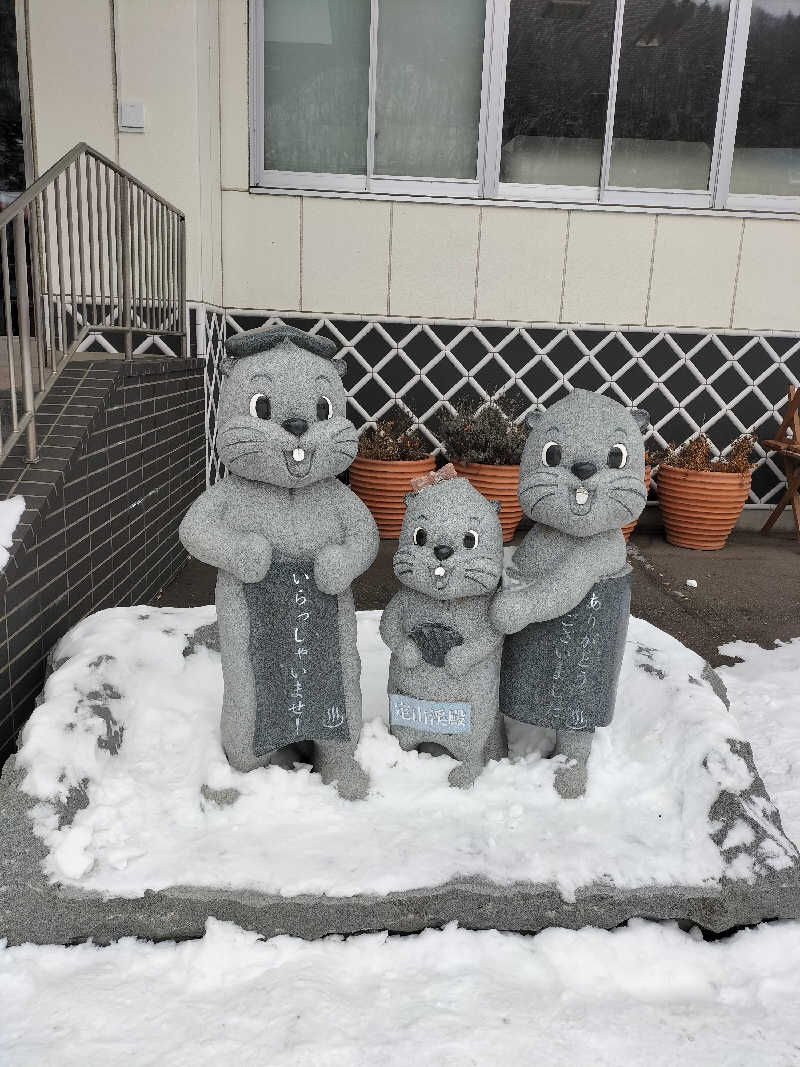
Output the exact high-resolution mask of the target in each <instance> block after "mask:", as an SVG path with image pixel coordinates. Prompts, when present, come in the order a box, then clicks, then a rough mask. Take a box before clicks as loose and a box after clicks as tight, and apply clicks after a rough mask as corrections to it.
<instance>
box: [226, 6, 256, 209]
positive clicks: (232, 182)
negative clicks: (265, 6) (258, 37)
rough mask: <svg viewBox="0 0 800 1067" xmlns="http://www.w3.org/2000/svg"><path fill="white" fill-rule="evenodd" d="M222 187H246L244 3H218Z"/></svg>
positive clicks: (246, 135) (246, 123)
mask: <svg viewBox="0 0 800 1067" xmlns="http://www.w3.org/2000/svg"><path fill="white" fill-rule="evenodd" d="M219 44H220V112H221V115H222V187H223V188H224V189H246V188H247V187H248V185H249V184H250V161H249V147H248V140H249V117H248V94H249V89H248V57H247V53H248V23H247V0H220V5H219Z"/></svg>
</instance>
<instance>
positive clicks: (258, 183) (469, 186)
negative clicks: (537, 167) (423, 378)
mask: <svg viewBox="0 0 800 1067" xmlns="http://www.w3.org/2000/svg"><path fill="white" fill-rule="evenodd" d="M264 3H265V0H251V3H250V34H249V59H250V63H249V66H250V78H249V88H250V185H251V189H252V190H253V191H255V192H265V191H271V192H279V191H280V192H313V193H332V194H336V193H340V194H351V195H352V194H358V193H362V194H367V195H385V196H401V197H414V198H416V197H419V198H422V199H424V198H431V199H433V200H440V199H445V200H447V199H453V200H459V201H463V200H481V201H491V200H495V201H514V202H517V203H520V202H526V201H530V202H535V203H536V204H539V205H548V204H552V205H554V206H558V205H567V204H569V205H579V206H592V205H596V206H602V207H612V208H613V207H621V208H630V207H637V208H645V209H646V208H655V209H670V208H673V209H682V210H689V211H691V210H702V211H704V212H708V211H709V210H711V211H720V212H725V211H727V212H737V213H742V212H745V213H765V214H767V213H768V214H773V213H775V214H783V215H786V214H793V213H800V196H782V195H769V194H752V193H749V194H737V193H730V191H729V189H730V179H731V170H732V166H733V152H734V147H735V142H736V128H737V120H738V113H739V101H740V97H741V91H742V78H743V75H744V67H745V61H746V57H747V39H748V35H749V30H750V16H751V11H752V0H730V9H729V17H728V28H727V35H726V41H725V51H724V54H723V62H722V70H721V74H720V92H719V99H718V102H717V117H716V126H715V131H714V142H713V145H712V151H711V163H710V168H709V184H708V189H707V190H688V189H639V188H631V187H624V186H614V185H611V184H610V182H609V177H610V169H611V145H612V138H613V130H614V114H615V107H616V95H617V83H618V78H619V64H620V58H621V50H622V29H623V22H624V15H625V3H626V0H617V3H616V10H615V17H614V29H613V37H612V45H611V57H610V70H609V83H608V99H607V104H606V122H605V128H604V140H603V153H602V162H601V168H600V176H599V182H598V185H597V186H569V185H526V184H521V183H520V184H517V183H513V182H502V181H500V155H501V150H502V131H503V108H504V103H505V88H506V62H507V54H508V29H509V18H510V12H511V3H512V0H486V3H485V12H486V14H485V21H484V38H483V70H482V77H481V102H480V114H479V119H478V144H477V169H476V177H475V178H474V179H465V178H433V177H432V178H425V177H414V176H408V175H386V174H376V173H375V166H374V164H375V102H376V95H377V46H378V24H379V17H380V0H370V29H369V36H370V45H369V72H368V85H369V96H368V102H367V145H366V173H365V174H325V173H318V172H311V173H309V172H305V173H301V172H297V171H282V170H267V169H266V168H265V167H264V165H263V159H264V61H263V51H264Z"/></svg>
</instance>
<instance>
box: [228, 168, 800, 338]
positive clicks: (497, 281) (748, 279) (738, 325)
mask: <svg viewBox="0 0 800 1067" xmlns="http://www.w3.org/2000/svg"><path fill="white" fill-rule="evenodd" d="M222 258H223V264H224V284H223V299H222V304H223V306H226V307H236V308H254V309H258V308H276V309H277V308H281V309H283V310H286V311H289V310H295V311H297V312H309V313H312V312H313V313H319V314H330V315H363V316H365V317H370V316H382V315H392V316H402V317H408V318H431V319H459V320H493V321H497V322H514V323H516V322H522V323H553V322H556V323H570V324H580V325H602V326H614V327H620V328H624V327H630V326H655V327H666V328H680V329H714V330H719V329H737V330H750V331H759V330H786V331H797V330H800V301H798V299H797V295H796V294H797V291H798V288H799V287H800V221H798V220H791V219H765V218H742V217H734V216H728V215H722V214H720V213H717V214H716V215H712V214H710V213H706V214H694V215H689V214H680V213H666V212H660V213H659V212H657V211H655V210H653V211H629V212H626V211H612V210H597V209H595V210H589V209H577V208H576V209H567V208H543V207H537V206H524V207H518V206H514V205H505V206H503V205H495V204H491V203H487V204H486V205H484V206H480V205H477V204H474V203H470V204H441V203H430V204H424V203H410V202H407V203H403V202H400V201H397V202H390V201H370V200H358V199H343V198H336V197H313V196H300V195H285V196H282V195H259V194H254V193H249V192H247V191H239V190H233V189H225V188H223V191H222Z"/></svg>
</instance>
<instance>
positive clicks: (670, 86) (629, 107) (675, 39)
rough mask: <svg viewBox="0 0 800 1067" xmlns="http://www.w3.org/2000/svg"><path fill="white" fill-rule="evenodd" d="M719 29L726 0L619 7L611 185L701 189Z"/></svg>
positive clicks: (712, 117)
mask: <svg viewBox="0 0 800 1067" xmlns="http://www.w3.org/2000/svg"><path fill="white" fill-rule="evenodd" d="M727 30H728V3H727V2H725V3H716V2H715V3H710V4H709V3H706V2H702V0H666V3H665V2H664V0H637V3H631V4H628V5H626V7H625V21H624V23H623V27H622V51H621V56H620V68H619V80H618V83H617V105H616V109H615V113H614V140H613V143H612V147H611V174H610V177H609V183H610V184H611V185H622V186H632V187H634V188H638V189H707V188H708V178H709V173H710V171H711V152H712V149H713V147H714V130H715V127H716V123H717V106H718V104H719V93H720V84H721V80H722V61H723V58H724V55H725V37H726V34H727Z"/></svg>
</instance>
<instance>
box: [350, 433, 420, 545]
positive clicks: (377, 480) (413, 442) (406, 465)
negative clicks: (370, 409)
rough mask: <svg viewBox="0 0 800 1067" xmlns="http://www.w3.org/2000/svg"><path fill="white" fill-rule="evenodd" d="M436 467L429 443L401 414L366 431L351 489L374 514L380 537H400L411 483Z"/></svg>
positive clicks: (363, 434)
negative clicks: (405, 497) (405, 499)
mask: <svg viewBox="0 0 800 1067" xmlns="http://www.w3.org/2000/svg"><path fill="white" fill-rule="evenodd" d="M435 465H436V464H435V461H434V458H433V456H431V455H430V454H429V445H428V442H427V441H426V440H425V438H424V437H423V436H422V434H421V433H420V432H419V430H417V429H415V428H414V423H413V420H412V419H411V417H410V416H408V415H406V414H404V413H402V412H401V413H399V414H395V415H392V416H388V417H386V418H383V419H380V420H379V421H378V422H377V424H376V425H375V426H374V427H368V428H367V429H366V430H364V432H363V433H362V434H361V437H360V438H359V441H358V455H357V456H356V458H355V459H354V460H353V463H352V465H351V467H350V488H351V489H352V490H353V492H354V493H355V494H356V495H357V496H359V497H360V498H361V499H362V500H363V501H364V503H365V504H366V505H367V507H368V508H369V510H370V511H371V512H372V516H373V518H374V519H375V522H376V523H377V524H378V533H379V534H380V536H381V537H399V536H400V527H401V526H402V524H403V515H404V514H405V509H406V508H405V502H404V500H403V497H404V496H405V494H406V493H407V492H408V491H409V490H410V489H411V479H412V478H418V477H419V476H420V475H421V474H426V473H427V472H428V471H432V470H433V469H434V467H435Z"/></svg>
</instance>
